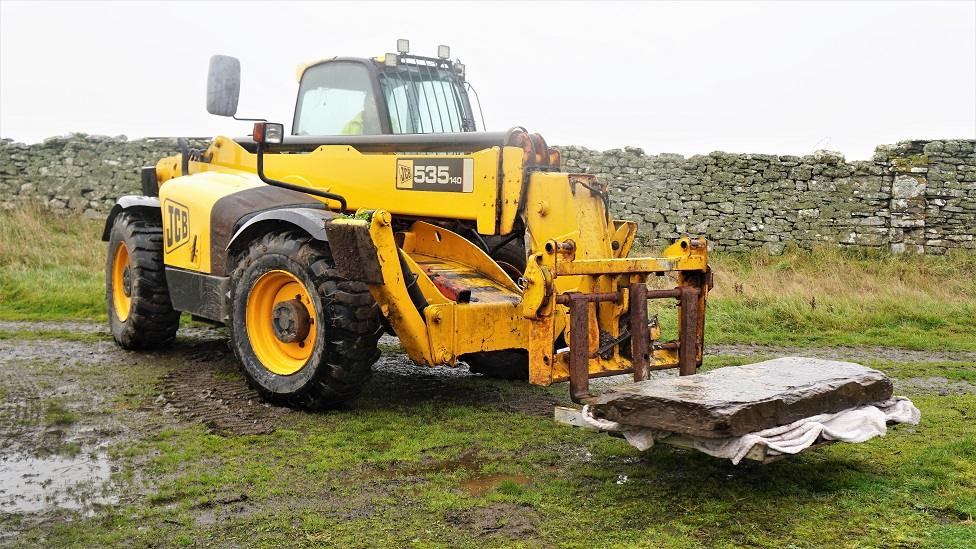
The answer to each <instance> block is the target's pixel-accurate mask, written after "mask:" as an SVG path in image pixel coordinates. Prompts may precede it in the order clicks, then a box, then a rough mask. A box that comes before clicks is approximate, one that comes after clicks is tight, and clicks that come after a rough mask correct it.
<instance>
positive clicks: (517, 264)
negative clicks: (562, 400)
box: [459, 237, 529, 381]
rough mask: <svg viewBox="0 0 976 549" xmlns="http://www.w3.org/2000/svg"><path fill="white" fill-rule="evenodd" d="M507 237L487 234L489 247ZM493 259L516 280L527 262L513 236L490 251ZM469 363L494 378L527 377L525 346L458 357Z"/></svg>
mask: <svg viewBox="0 0 976 549" xmlns="http://www.w3.org/2000/svg"><path fill="white" fill-rule="evenodd" d="M504 238H506V237H489V238H487V239H486V240H487V243H488V245H489V246H492V247H493V246H496V245H497V244H498V243H499V242H501V241H502V240H503V239H504ZM491 258H492V259H494V260H495V261H496V262H498V264H499V265H500V266H501V267H502V269H503V270H504V271H505V272H506V273H508V275H509V276H510V277H512V280H515V281H518V279H519V277H520V276H522V273H524V272H525V264H526V261H527V258H526V255H525V242H524V241H523V240H522V239H521V238H515V239H513V240H510V241H508V242H506V243H505V245H503V246H502V247H501V248H498V249H497V250H495V251H494V252H492V254H491ZM459 358H460V359H461V360H463V361H464V362H466V363H468V369H469V370H470V371H471V372H472V373H475V374H481V375H483V376H485V377H490V378H493V379H508V380H513V381H519V380H523V381H524V380H527V379H529V353H528V352H527V351H526V350H524V349H506V350H503V351H482V352H480V353H470V354H466V355H462V356H461V357H459Z"/></svg>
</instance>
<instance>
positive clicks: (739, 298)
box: [0, 209, 976, 350]
mask: <svg viewBox="0 0 976 549" xmlns="http://www.w3.org/2000/svg"><path fill="white" fill-rule="evenodd" d="M101 230H102V227H101V224H100V223H98V222H95V221H90V220H85V219H81V218H79V217H55V216H51V215H49V214H45V213H43V212H41V211H40V210H30V209H28V210H18V211H14V212H4V213H0V318H4V319H16V320H64V319H94V320H102V319H104V318H105V312H104V308H105V306H104V289H103V287H104V283H103V277H104V274H103V271H104V262H105V257H104V255H105V251H104V249H105V245H104V244H103V243H102V242H101V240H100V235H101ZM644 252H645V253H653V252H654V250H645V251H644ZM712 264H713V268H714V270H715V289H714V291H713V292H712V294H711V299H710V302H709V308H708V311H707V320H706V322H707V332H706V334H707V335H706V337H707V342H708V343H740V342H749V343H764V344H788V345H815V346H831V345H886V346H887V345H894V346H897V347H903V348H909V349H932V350H974V349H976V338H974V337H973V334H974V333H976V254H962V253H960V254H954V255H950V256H947V257H925V256H923V257H918V256H891V255H888V254H880V253H879V254H867V253H864V252H855V251H843V250H838V249H836V248H824V249H818V250H815V251H812V252H811V251H802V250H788V251H787V252H786V253H785V254H783V255H780V256H769V255H767V254H764V253H761V252H756V253H750V254H721V253H718V254H713V258H712ZM674 316H675V314H674V309H673V308H672V309H663V310H661V311H660V317H661V319H662V323H663V324H664V325H665V326H668V325H673V322H671V323H670V324H669V321H672V320H673V318H674Z"/></svg>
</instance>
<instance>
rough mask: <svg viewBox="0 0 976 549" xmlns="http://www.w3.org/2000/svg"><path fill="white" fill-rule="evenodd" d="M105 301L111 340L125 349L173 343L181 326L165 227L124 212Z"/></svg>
mask: <svg viewBox="0 0 976 549" xmlns="http://www.w3.org/2000/svg"><path fill="white" fill-rule="evenodd" d="M105 302H106V304H107V305H108V319H109V326H110V328H111V330H112V337H113V338H114V339H115V341H116V343H118V344H119V345H120V346H121V347H122V348H124V349H149V348H154V347H162V346H164V345H168V344H170V343H172V342H173V340H174V339H175V338H176V330H177V329H178V328H179V324H180V313H179V311H174V310H173V305H172V303H171V302H170V299H169V288H168V287H167V286H166V271H165V269H164V267H163V228H162V224H161V223H160V222H159V221H158V220H155V219H151V218H150V217H149V216H148V215H145V214H139V213H136V212H122V213H120V214H119V215H118V216H116V218H115V221H114V222H113V224H112V230H111V232H110V233H109V242H108V257H107V260H106V264H105Z"/></svg>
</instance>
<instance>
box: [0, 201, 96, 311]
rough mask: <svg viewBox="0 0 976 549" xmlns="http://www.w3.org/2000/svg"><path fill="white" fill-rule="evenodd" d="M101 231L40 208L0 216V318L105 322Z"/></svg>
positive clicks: (76, 218) (79, 219) (93, 224)
mask: <svg viewBox="0 0 976 549" xmlns="http://www.w3.org/2000/svg"><path fill="white" fill-rule="evenodd" d="M101 230H102V223H100V222H98V221H93V220H89V219H84V218H82V217H80V216H55V215H52V214H50V213H47V212H44V211H42V210H40V209H39V208H24V209H19V210H12V211H5V212H2V213H0V319H5V320H62V319H104V318H105V289H104V288H105V286H104V281H103V277H104V268H105V267H104V261H105V244H104V243H103V242H102V241H101Z"/></svg>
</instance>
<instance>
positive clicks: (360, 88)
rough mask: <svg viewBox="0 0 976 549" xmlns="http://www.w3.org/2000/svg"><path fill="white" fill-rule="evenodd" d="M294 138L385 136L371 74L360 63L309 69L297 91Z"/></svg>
mask: <svg viewBox="0 0 976 549" xmlns="http://www.w3.org/2000/svg"><path fill="white" fill-rule="evenodd" d="M292 133H293V134H295V135H375V134H379V133H382V132H381V129H380V123H379V115H378V114H377V111H376V100H375V98H374V96H373V88H372V85H371V84H370V80H369V72H368V71H367V69H366V67H364V66H362V65H360V64H359V63H346V62H331V63H324V64H322V65H317V66H315V67H310V68H309V69H308V70H307V71H305V74H304V75H303V76H302V83H301V85H300V86H299V89H298V108H297V109H295V122H294V125H293V126H292Z"/></svg>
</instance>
